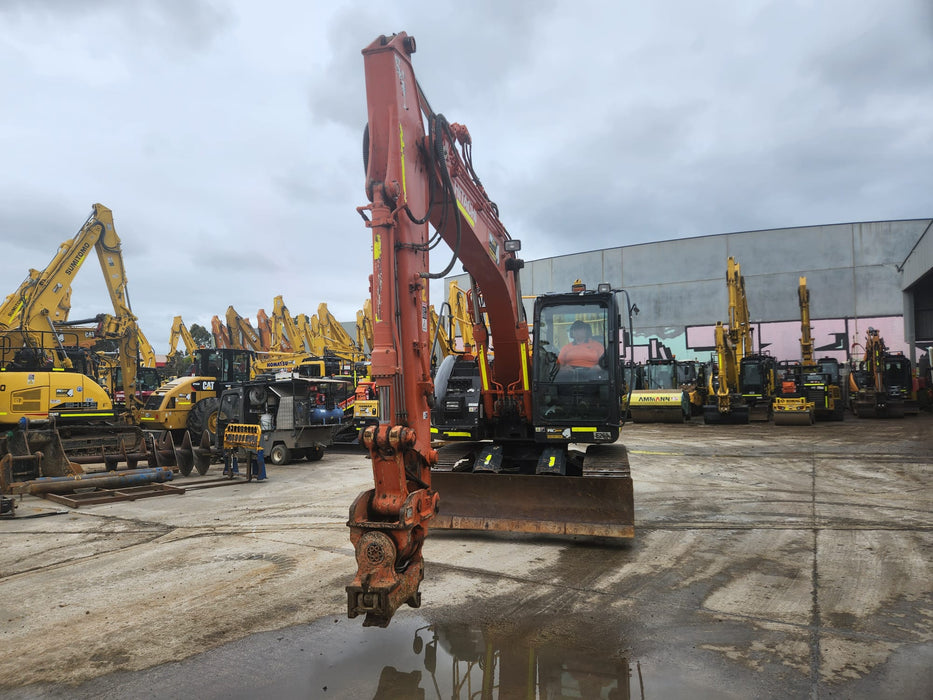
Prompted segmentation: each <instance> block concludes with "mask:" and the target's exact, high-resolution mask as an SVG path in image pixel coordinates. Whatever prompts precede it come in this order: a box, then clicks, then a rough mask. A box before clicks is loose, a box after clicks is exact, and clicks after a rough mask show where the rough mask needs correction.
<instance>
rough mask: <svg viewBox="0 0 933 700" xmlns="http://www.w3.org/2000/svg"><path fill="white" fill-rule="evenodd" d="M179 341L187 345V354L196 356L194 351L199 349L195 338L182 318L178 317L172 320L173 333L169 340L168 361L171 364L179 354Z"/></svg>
mask: <svg viewBox="0 0 933 700" xmlns="http://www.w3.org/2000/svg"><path fill="white" fill-rule="evenodd" d="M179 339H181V341H182V342H183V343H184V344H185V352H186V353H187V354H189V355H194V351H195V350H197V349H198V344H197V343H196V342H195V340H194V337H193V336H192V335H191V332H190V331H189V330H188V327H187V326H186V325H185V322H184V321H183V320H182V318H181V316H176V317H175V318H174V319H173V320H172V331H171V333H170V335H169V339H168V355H167V356H166V359H167V360H168V361H169V362H171V361H172V360H174V359H175V356H176V355H177V354H178V340H179Z"/></svg>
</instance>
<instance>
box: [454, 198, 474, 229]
mask: <svg viewBox="0 0 933 700" xmlns="http://www.w3.org/2000/svg"><path fill="white" fill-rule="evenodd" d="M457 209H459V210H460V213H461V214H463V218H464V219H466V220H467V221H469V222H470V226H476V222H475V221H473V217H472V216H470V215H469V214H468V213H467V210H466V208H465V207H464V206H463V205H462V204H460V200H459V199H458V200H457Z"/></svg>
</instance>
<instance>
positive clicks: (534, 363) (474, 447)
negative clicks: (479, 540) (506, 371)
mask: <svg viewBox="0 0 933 700" xmlns="http://www.w3.org/2000/svg"><path fill="white" fill-rule="evenodd" d="M619 326H620V317H619V310H618V305H617V302H616V296H615V292H612V291H609V290H603V289H600V290H599V291H597V292H585V291H584V292H578V293H570V294H550V295H546V296H541V297H538V298H537V300H536V301H535V312H534V327H533V330H534V343H533V352H532V357H531V365H530V369H531V376H530V377H529V378H528V384H529V387H528V388H529V389H530V393H531V396H530V398H531V402H530V403H531V416H530V417H531V420H530V421H527V420H525V419H523V418H522V417H521V416H520V415H518V414H509V415H500V416H497V417H495V420H488V419H487V418H486V417H485V416H484V415H483V414H482V401H478V402H475V408H474V409H472V410H471V406H472V405H474V400H473V399H472V398H471V397H473V396H474V395H477V394H479V393H480V392H479V391H478V390H477V388H476V384H474V381H475V380H474V379H473V375H472V374H470V373H469V372H467V371H464V373H463V376H462V377H458V376H455V375H454V374H453V369H451V373H450V375H449V376H447V377H446V379H444V380H443V381H445V382H446V386H447V391H445V392H442V393H441V395H440V396H439V399H440V400H441V401H443V402H444V404H443V405H444V409H445V413H444V415H445V416H446V418H445V420H446V429H445V431H442V432H441V434H442V435H443V439H445V440H449V441H450V442H448V444H447V445H445V446H443V447H441V448H440V449H439V450H438V464H437V465H436V467H435V468H434V469H432V476H431V479H432V486H433V487H434V488H435V489H436V490H437V492H438V493H439V494H440V496H441V508H440V512H439V513H438V514H437V515H435V516H434V518H433V520H432V523H431V527H432V528H438V529H464V530H502V531H507V532H534V533H546V534H559V535H592V536H602V537H613V538H628V537H633V536H634V525H633V523H634V520H633V511H634V501H633V495H632V479H631V475H630V473H629V464H628V455H627V453H626V450H625V446H624V445H621V444H619V443H617V442H616V441H617V439H618V437H619V427H620V414H621V410H622V407H621V405H622V401H621V400H622V397H623V390H622V387H623V385H624V382H623V377H622V364H621V363H620V362H619V355H620V352H619ZM447 359H448V360H449V359H450V358H447ZM457 362H458V364H459V365H462V367H463V368H464V370H466V369H467V361H466V360H464V359H462V358H461V359H459V360H458V361H457ZM451 368H453V364H451ZM443 371H444V365H442V367H441V370H439V372H438V376H439V377H440V376H441V375H442V372H443ZM452 389H453V390H452ZM448 403H449V406H448V405H447V404H448ZM500 410H501V409H500ZM458 416H461V417H462V418H463V421H462V423H460V424H459V425H456V424H455V420H454V419H455V418H456V417H458ZM455 428H459V429H460V430H459V432H460V433H461V434H462V435H463V437H462V438H461V439H463V440H464V441H463V442H459V441H455V440H456V437H455V436H451V435H450V433H456V432H458V431H457V430H456V429H455ZM477 435H486V438H485V439H482V440H480V441H472V440H476V436H477Z"/></svg>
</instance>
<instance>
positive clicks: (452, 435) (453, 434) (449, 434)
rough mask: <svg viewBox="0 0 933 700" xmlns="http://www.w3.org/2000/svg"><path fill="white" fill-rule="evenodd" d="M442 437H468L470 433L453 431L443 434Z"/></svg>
mask: <svg viewBox="0 0 933 700" xmlns="http://www.w3.org/2000/svg"><path fill="white" fill-rule="evenodd" d="M444 435H446V436H447V437H470V433H464V432H459V431H453V430H451V431H448V432H445V433H444Z"/></svg>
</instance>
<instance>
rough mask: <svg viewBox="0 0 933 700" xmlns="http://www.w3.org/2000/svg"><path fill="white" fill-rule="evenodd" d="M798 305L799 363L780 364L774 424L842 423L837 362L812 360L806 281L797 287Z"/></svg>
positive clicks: (839, 378)
mask: <svg viewBox="0 0 933 700" xmlns="http://www.w3.org/2000/svg"><path fill="white" fill-rule="evenodd" d="M797 300H798V304H799V306H800V362H799V363H798V362H782V363H780V365H779V373H780V375H781V381H780V385H779V387H777V395H776V396H775V398H774V424H775V425H812V424H813V423H814V422H815V421H817V420H842V419H843V416H844V412H845V404H844V403H843V400H842V387H841V376H840V374H841V373H840V369H839V362H838V361H837V360H835V359H834V358H831V357H824V358H821V359H820V360H815V359H814V356H813V336H812V333H811V330H812V329H811V326H810V291H809V290H808V289H807V278H806V277H800V278H799V281H798V284H797Z"/></svg>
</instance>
